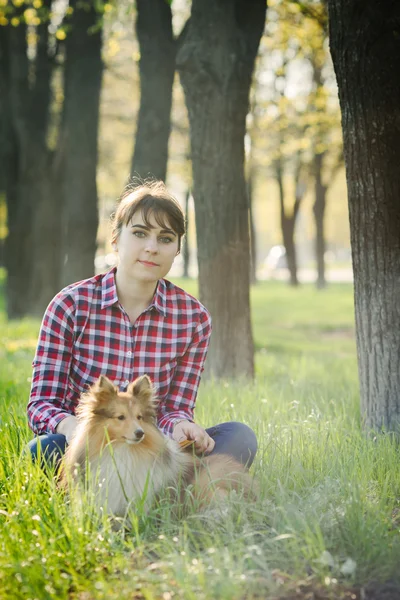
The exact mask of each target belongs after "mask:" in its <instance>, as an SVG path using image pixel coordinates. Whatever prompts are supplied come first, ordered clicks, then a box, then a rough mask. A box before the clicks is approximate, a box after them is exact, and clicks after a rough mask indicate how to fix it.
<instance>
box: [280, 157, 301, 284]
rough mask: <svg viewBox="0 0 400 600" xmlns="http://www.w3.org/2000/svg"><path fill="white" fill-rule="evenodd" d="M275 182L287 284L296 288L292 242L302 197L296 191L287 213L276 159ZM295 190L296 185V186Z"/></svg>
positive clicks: (295, 269)
mask: <svg viewBox="0 0 400 600" xmlns="http://www.w3.org/2000/svg"><path fill="white" fill-rule="evenodd" d="M275 173H276V181H277V183H278V188H279V203H280V215H281V229H282V239H283V245H284V246H285V250H286V262H287V268H288V271H289V283H290V285H291V286H293V287H297V286H298V285H299V280H298V277H297V252H296V244H295V241H294V234H295V227H296V220H297V215H298V212H299V208H300V202H301V199H302V196H300V195H298V194H297V189H296V198H295V203H294V206H293V210H292V213H291V214H288V213H287V210H286V206H285V204H286V203H285V188H284V183H283V168H282V163H281V160H280V159H278V160H277V162H276V168H275ZM296 188H297V185H296Z"/></svg>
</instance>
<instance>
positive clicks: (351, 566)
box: [340, 558, 357, 575]
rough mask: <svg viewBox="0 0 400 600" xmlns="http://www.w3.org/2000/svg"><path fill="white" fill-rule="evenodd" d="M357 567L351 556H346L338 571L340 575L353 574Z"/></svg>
mask: <svg viewBox="0 0 400 600" xmlns="http://www.w3.org/2000/svg"><path fill="white" fill-rule="evenodd" d="M356 569H357V563H356V561H355V560H353V559H352V558H347V559H346V560H345V561H344V563H343V564H342V566H341V567H340V572H341V573H342V575H354V573H355V572H356Z"/></svg>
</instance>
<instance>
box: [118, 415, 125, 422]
mask: <svg viewBox="0 0 400 600" xmlns="http://www.w3.org/2000/svg"><path fill="white" fill-rule="evenodd" d="M117 419H118V421H125V415H119V416H118V417H117Z"/></svg>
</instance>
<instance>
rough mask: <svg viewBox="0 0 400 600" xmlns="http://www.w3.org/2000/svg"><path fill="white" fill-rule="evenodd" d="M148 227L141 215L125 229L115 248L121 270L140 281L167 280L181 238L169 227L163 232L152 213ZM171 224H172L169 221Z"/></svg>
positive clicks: (137, 214) (125, 226)
mask: <svg viewBox="0 0 400 600" xmlns="http://www.w3.org/2000/svg"><path fill="white" fill-rule="evenodd" d="M147 220H148V222H149V225H150V227H149V226H148V225H146V224H145V222H144V220H143V216H142V213H141V212H137V213H135V214H134V215H133V217H132V220H131V222H130V223H128V225H123V226H122V229H121V232H120V234H119V236H118V238H117V239H116V240H115V244H114V245H115V247H116V249H117V250H118V255H119V266H118V269H119V270H122V271H123V272H124V273H125V274H126V275H128V276H129V277H133V278H134V279H137V280H139V281H144V282H145V281H147V282H151V281H157V280H158V279H160V278H162V277H165V275H166V274H167V273H168V271H169V270H170V268H171V266H172V263H173V262H174V258H175V256H176V255H177V252H178V235H177V234H176V233H175V232H174V231H173V230H172V229H171V228H169V227H167V228H165V229H164V228H162V227H160V226H159V224H158V223H157V221H156V220H155V219H154V215H152V214H151V213H150V214H149V215H148V219H147ZM166 222H167V223H168V221H166Z"/></svg>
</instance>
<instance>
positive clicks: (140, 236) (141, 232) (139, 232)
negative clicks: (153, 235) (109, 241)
mask: <svg viewBox="0 0 400 600" xmlns="http://www.w3.org/2000/svg"><path fill="white" fill-rule="evenodd" d="M133 235H135V236H136V237H138V238H144V236H145V233H144V231H134V232H133Z"/></svg>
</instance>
